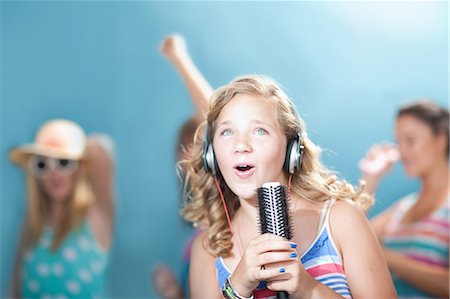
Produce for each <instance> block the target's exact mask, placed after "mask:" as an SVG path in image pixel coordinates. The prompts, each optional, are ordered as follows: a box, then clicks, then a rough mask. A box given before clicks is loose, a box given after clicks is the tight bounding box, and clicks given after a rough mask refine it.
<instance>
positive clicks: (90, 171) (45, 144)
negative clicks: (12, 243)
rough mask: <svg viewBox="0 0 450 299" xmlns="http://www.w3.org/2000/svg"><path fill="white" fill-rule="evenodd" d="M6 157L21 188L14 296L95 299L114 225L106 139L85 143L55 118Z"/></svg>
mask: <svg viewBox="0 0 450 299" xmlns="http://www.w3.org/2000/svg"><path fill="white" fill-rule="evenodd" d="M10 159H11V161H13V162H14V163H16V164H18V165H19V166H21V167H22V169H23V170H24V171H25V174H26V183H27V191H28V204H27V211H26V218H25V222H24V225H23V229H22V234H21V238H20V245H19V250H18V253H17V257H16V263H15V267H14V273H13V296H14V297H23V298H60V299H62V298H75V297H76V298H93V297H98V296H101V295H102V285H103V281H104V277H105V271H106V266H107V262H108V251H109V248H110V247H111V241H112V230H113V221H114V192H113V152H112V142H111V139H109V137H108V136H106V135H93V136H90V137H89V138H86V135H85V133H84V132H83V130H82V128H81V127H80V126H79V125H78V124H76V123H74V122H72V121H69V120H63V119H56V120H51V121H48V122H47V123H45V124H44V125H43V126H42V127H41V128H40V129H39V131H38V133H37V135H36V139H35V142H34V143H32V144H27V145H23V146H19V147H16V148H14V149H13V150H12V151H11V152H10Z"/></svg>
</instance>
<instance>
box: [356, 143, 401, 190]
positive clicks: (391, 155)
mask: <svg viewBox="0 0 450 299" xmlns="http://www.w3.org/2000/svg"><path fill="white" fill-rule="evenodd" d="M399 158H400V153H399V151H398V149H397V148H396V147H395V145H392V144H375V145H374V146H372V147H371V148H370V149H369V150H368V151H367V154H366V156H365V157H364V158H363V159H361V160H360V161H359V169H360V170H361V172H362V177H363V179H364V180H365V181H366V183H367V191H368V192H369V193H372V194H373V193H375V189H376V186H377V185H378V182H379V181H380V179H381V178H382V177H383V176H385V175H386V174H387V173H389V172H390V171H391V169H392V166H393V165H394V163H395V162H396V161H397V160H398V159H399Z"/></svg>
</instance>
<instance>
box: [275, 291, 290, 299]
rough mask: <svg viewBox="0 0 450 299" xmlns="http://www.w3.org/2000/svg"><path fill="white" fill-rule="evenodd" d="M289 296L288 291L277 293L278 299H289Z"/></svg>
mask: <svg viewBox="0 0 450 299" xmlns="http://www.w3.org/2000/svg"><path fill="white" fill-rule="evenodd" d="M288 298H289V294H288V292H286V291H277V299H288Z"/></svg>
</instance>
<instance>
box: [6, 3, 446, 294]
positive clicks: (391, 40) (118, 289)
mask: <svg viewBox="0 0 450 299" xmlns="http://www.w3.org/2000/svg"><path fill="white" fill-rule="evenodd" d="M0 5H1V26H2V36H1V51H2V60H1V62H2V64H1V71H2V73H1V74H2V79H1V84H2V90H1V148H0V150H1V151H0V157H1V159H0V163H1V164H0V165H1V168H0V169H1V170H0V171H1V186H2V188H1V215H0V218H1V247H0V248H1V269H0V273H1V295H2V296H4V295H5V294H6V291H7V285H8V283H9V273H10V272H11V267H12V259H13V257H14V253H15V248H16V244H17V241H18V230H19V226H20V224H21V222H22V219H23V215H24V210H25V190H24V181H23V179H24V177H23V174H22V173H21V171H20V170H19V169H17V168H15V167H13V166H12V165H10V164H9V162H8V160H7V158H6V157H7V152H8V150H9V149H10V148H11V147H12V146H13V145H16V144H19V143H24V142H27V141H30V140H31V139H32V138H33V134H34V132H35V129H36V128H37V127H38V126H39V125H40V124H41V123H42V122H44V121H45V120H47V119H49V118H53V117H65V118H69V119H73V120H75V121H77V122H79V123H80V124H81V125H82V126H83V127H84V128H85V129H86V131H87V132H94V131H104V132H107V133H109V134H111V135H112V136H113V137H114V138H115V140H116V143H117V175H116V182H117V186H116V189H117V206H118V208H117V222H116V231H115V233H116V235H115V241H114V247H113V250H112V260H111V268H110V270H111V271H110V275H109V279H108V283H107V291H108V294H110V296H111V297H127V298H132V297H147V298H151V297H155V294H154V292H153V290H152V289H151V287H150V286H149V275H150V274H149V273H150V270H151V269H152V267H153V266H154V265H155V264H156V263H157V262H158V261H164V262H166V263H168V264H169V265H171V266H172V267H173V268H175V269H176V268H178V267H179V266H180V256H181V253H180V251H181V247H182V244H183V242H184V240H185V239H186V237H187V236H186V232H185V229H184V226H183V223H182V222H181V221H180V220H179V218H178V207H179V201H178V199H179V193H178V185H177V179H176V176H175V174H174V156H175V150H174V146H175V140H176V135H177V130H178V128H179V127H180V125H181V124H182V123H183V121H184V120H185V119H187V118H188V117H189V116H190V115H191V114H192V112H193V108H192V107H191V104H190V100H189V95H188V93H187V91H186V89H185V87H184V86H183V83H182V82H181V80H180V79H179V77H178V76H177V74H176V72H175V71H174V69H173V68H172V67H171V66H170V65H169V63H168V62H167V61H166V60H165V59H164V58H163V57H162V56H161V55H160V54H159V52H158V45H159V43H160V41H161V40H162V39H163V37H164V36H165V35H166V34H169V33H171V32H180V33H182V34H183V35H184V36H185V37H186V39H187V41H188V46H189V49H190V52H191V54H192V56H193V59H194V61H195V62H196V63H197V64H198V66H199V68H200V69H201V70H202V72H203V73H204V75H205V77H206V78H207V79H208V80H210V82H211V84H212V85H213V86H214V87H218V86H220V85H221V84H224V83H226V82H227V81H229V80H230V79H231V78H233V77H234V76H236V75H239V74H243V73H264V74H267V75H270V76H272V77H274V78H275V79H276V80H278V81H279V82H281V83H282V85H283V86H284V87H285V88H286V89H287V91H288V93H289V94H290V95H291V96H292V97H293V98H294V100H295V102H296V104H297V105H298V107H299V111H300V114H301V115H302V116H303V117H304V118H305V120H306V122H307V126H308V128H309V134H310V136H311V137H312V139H313V140H314V141H316V142H317V143H318V144H319V145H321V146H322V147H324V148H325V149H327V150H326V151H325V153H324V160H325V162H326V164H327V165H328V166H329V167H331V168H332V169H334V170H337V171H339V172H340V173H341V174H342V175H343V176H344V177H346V178H347V179H348V180H350V181H351V182H353V183H357V180H358V177H359V172H358V168H357V162H358V160H359V159H360V158H361V157H362V156H363V155H364V153H365V151H366V149H367V148H368V147H369V146H370V145H371V144H372V143H373V142H376V141H393V124H394V122H393V119H394V113H395V110H396V108H397V107H398V106H399V105H400V104H401V103H404V102H406V101H408V100H409V99H411V98H414V97H417V96H429V97H432V98H434V99H436V100H437V101H438V102H440V103H441V104H447V100H448V72H447V70H448V43H447V34H448V31H447V28H448V4H447V2H396V3H394V2H379V3H376V2H362V3H361V2H284V3H275V2H249V3H241V2H233V3H226V2H53V1H51V2H39V1H35V2H34V1H31V2H19V1H17V2H1V4H0ZM415 188H417V182H414V181H411V180H408V179H407V178H405V176H404V175H403V172H402V169H401V167H400V166H397V167H396V168H395V169H394V171H393V173H392V174H391V175H390V176H389V177H388V178H386V179H385V180H384V181H383V184H382V185H381V188H380V190H379V200H378V203H377V204H376V206H375V207H374V208H373V210H372V212H371V213H372V215H373V214H376V213H378V212H379V211H381V210H382V209H384V208H385V207H386V206H387V205H389V204H390V203H391V202H392V201H393V200H395V199H396V198H398V197H399V196H401V195H403V194H405V193H407V192H410V191H412V190H414V189H415Z"/></svg>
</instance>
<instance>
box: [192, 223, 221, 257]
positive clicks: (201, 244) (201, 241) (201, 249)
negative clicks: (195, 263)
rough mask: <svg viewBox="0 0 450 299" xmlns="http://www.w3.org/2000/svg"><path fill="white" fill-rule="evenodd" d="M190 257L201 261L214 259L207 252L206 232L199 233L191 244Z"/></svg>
mask: <svg viewBox="0 0 450 299" xmlns="http://www.w3.org/2000/svg"><path fill="white" fill-rule="evenodd" d="M191 254H192V255H196V256H198V257H199V258H202V259H205V258H206V259H214V258H215V257H214V256H213V255H211V254H210V253H209V252H208V234H207V231H206V230H204V231H201V232H200V233H198V234H197V236H196V237H195V238H194V241H193V242H192V253H191Z"/></svg>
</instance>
